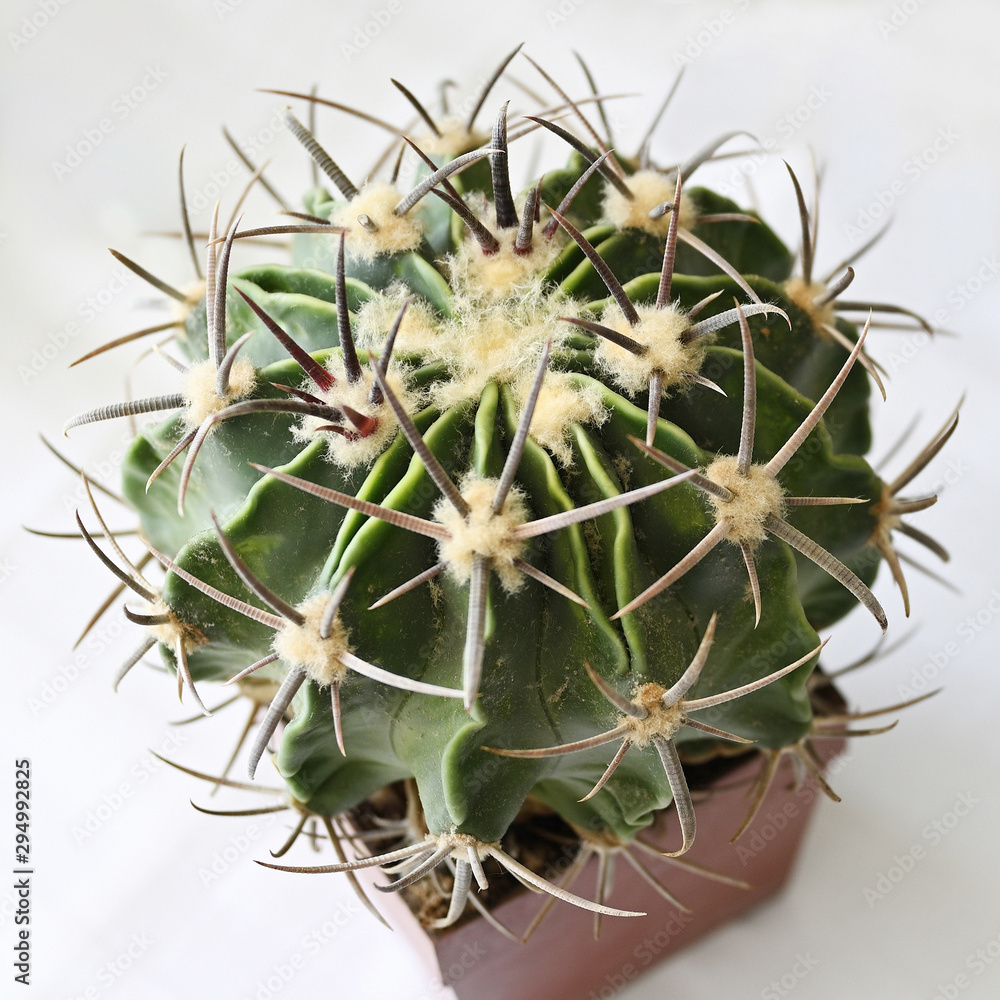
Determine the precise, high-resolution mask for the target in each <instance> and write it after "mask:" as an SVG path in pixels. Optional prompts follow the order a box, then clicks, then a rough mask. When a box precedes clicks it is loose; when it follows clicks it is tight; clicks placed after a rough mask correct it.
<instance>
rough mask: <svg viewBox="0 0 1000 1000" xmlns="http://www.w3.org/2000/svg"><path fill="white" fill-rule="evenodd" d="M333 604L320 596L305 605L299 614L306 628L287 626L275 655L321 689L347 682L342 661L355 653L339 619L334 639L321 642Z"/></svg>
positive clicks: (278, 635)
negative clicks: (321, 629) (325, 618)
mask: <svg viewBox="0 0 1000 1000" xmlns="http://www.w3.org/2000/svg"><path fill="white" fill-rule="evenodd" d="M329 600H330V595H329V594H317V595H316V596H315V597H310V598H307V599H306V600H305V601H303V602H302V604H300V605H299V606H298V609H297V610H298V612H299V614H301V615H302V616H303V617H304V618H305V624H303V625H296V624H294V623H293V622H286V623H285V624H284V625H283V626H282V628H281V629H279V630H278V631H277V632H276V633H275V635H274V643H273V647H274V651H275V652H276V653H277V654H278V656H280V657H281V659H282V660H284V661H285V663H287V664H288V665H289V666H290V667H301V668H302V669H303V670H304V671H305V672H306V675H307V676H308V677H309V679H310V680H312V681H315V682H316V683H317V684H319V685H320V686H321V687H327V686H329V685H330V684H332V683H333V682H334V681H342V680H343V679H344V676H345V675H346V673H347V667H346V666H344V664H343V663H342V662H341V657H342V656H343V655H344V653H352V652H353V650H352V649H351V647H350V646H349V645H348V641H347V631H346V630H345V628H344V626H343V625H342V624H341V623H340V617H339V616H336V617H334V619H333V624H332V626H331V629H330V638H329V639H323V638H320V634H319V627H320V624H321V623H322V620H323V612H324V611H325V610H326V606H327V604H328V603H329Z"/></svg>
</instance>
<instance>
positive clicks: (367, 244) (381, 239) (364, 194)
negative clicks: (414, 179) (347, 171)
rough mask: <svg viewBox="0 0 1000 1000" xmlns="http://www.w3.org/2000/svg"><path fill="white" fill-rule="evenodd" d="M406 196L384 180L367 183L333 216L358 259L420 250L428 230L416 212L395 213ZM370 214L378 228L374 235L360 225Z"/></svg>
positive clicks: (366, 259)
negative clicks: (343, 230) (425, 229)
mask: <svg viewBox="0 0 1000 1000" xmlns="http://www.w3.org/2000/svg"><path fill="white" fill-rule="evenodd" d="M402 198H403V195H402V194H400V193H399V191H397V190H396V188H395V187H393V186H392V185H391V184H386V183H385V182H384V181H379V182H377V183H372V184H366V185H365V186H364V187H363V188H362V189H361V190H360V191H359V192H358V193H357V194H356V195H355V196H354V197H353V198H352V199H351V200H350V201H349V202H347V203H346V204H344V205H341V206H339V207H338V208H337V209H336V210H335V211H334V213H333V215H331V216H330V221H331V222H332V223H333V224H334V225H335V226H343V227H344V228H345V229H346V231H347V250H348V252H349V253H351V254H352V255H353V256H355V257H360V258H361V259H362V260H364V261H367V262H368V263H371V262H372V261H373V260H374V259H375V258H376V257H381V256H385V255H386V254H395V253H405V252H406V251H407V250H416V249H417V247H419V246H420V241H421V240H422V239H423V235H424V227H423V223H422V222H421V219H420V214H419V213H418V212H416V211H415V210H411V211H409V212H407V213H406V214H405V215H396V213H395V212H394V211H393V209H395V207H396V205H398V204H399V202H400V200H401V199H402ZM359 215H367V216H368V217H369V218H370V219H371V220H372V222H374V223H375V225H376V226H377V227H378V229H377V231H376V232H374V233H370V232H369V231H368V230H367V229H365V228H364V226H362V225H361V224H360V223H359V222H358V216H359Z"/></svg>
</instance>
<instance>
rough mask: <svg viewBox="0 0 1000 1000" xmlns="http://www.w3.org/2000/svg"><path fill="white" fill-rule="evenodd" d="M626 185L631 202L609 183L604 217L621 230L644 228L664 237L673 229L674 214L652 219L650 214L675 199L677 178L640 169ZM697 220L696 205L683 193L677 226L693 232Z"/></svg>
mask: <svg viewBox="0 0 1000 1000" xmlns="http://www.w3.org/2000/svg"><path fill="white" fill-rule="evenodd" d="M625 183H626V184H627V185H628V187H629V190H630V191H631V192H632V194H633V198H632V199H631V200H629V199H628V198H626V197H625V195H623V194H622V193H621V191H619V190H618V188H616V187H615V186H614V185H613V184H610V183H606V185H605V190H604V217H605V218H606V219H607V220H608V222H611V223H613V224H614V225H616V226H617V227H618V228H619V229H641V230H643V231H644V232H647V233H650V234H651V235H653V236H659V237H661V238H662V237H665V236H666V235H667V231H668V230H669V229H670V216H671V215H672V214H673V213H672V212H667V213H666V214H665V215H661V216H660V218H658V219H651V218H650V217H649V213H650V212H651V211H652V210H653V209H654V208H656V207H657V205H662V204H663V203H664V202H665V201H673V200H674V185H675V184H676V178H674V177H671V176H669V175H667V174H661V173H657V171H655V170H638V171H636V172H635V173H634V174H632V175H631V176H630V177H626V178H625ZM697 218H698V210H697V208H695V205H694V202H693V201H691V199H690V198H689V197H688V196H687V195H686V194H684V193H683V192H682V193H681V211H680V218H679V219H678V225H680V226H682V227H683V228H684V229H690V228H691V227H692V226H693V225H694V224H695V221H696V219H697Z"/></svg>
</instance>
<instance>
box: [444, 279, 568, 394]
mask: <svg viewBox="0 0 1000 1000" xmlns="http://www.w3.org/2000/svg"><path fill="white" fill-rule="evenodd" d="M578 311H579V307H577V306H576V305H575V304H574V303H573V302H571V301H570V300H568V299H566V298H564V297H562V296H561V295H558V294H553V295H544V294H542V293H541V292H540V291H538V292H537V294H536V290H534V289H533V290H532V293H531V294H528V295H525V296H523V297H519V298H514V299H507V300H503V301H499V302H475V301H471V300H462V301H461V302H457V303H456V310H455V313H456V318H455V319H453V320H447V321H445V322H444V323H443V324H442V326H441V333H440V339H439V340H438V342H437V343H436V345H435V351H434V353H435V354H436V355H437V357H438V358H440V359H441V360H443V361H446V362H447V363H448V365H449V367H450V368H451V374H452V377H451V379H449V380H447V381H442V382H438V383H437V384H436V385H434V387H433V388H432V390H431V392H432V398H433V402H434V403H435V404H436V405H438V406H440V407H442V408H446V407H449V406H454V405H455V404H456V403H459V402H461V401H462V400H465V399H476V398H478V397H479V396H480V395H482V392H483V389H484V388H485V387H486V385H487V383H489V382H499V383H501V384H504V385H516V384H517V383H518V382H519V381H520V380H521V379H523V378H525V377H530V376H531V375H532V374H533V373H534V371H535V369H536V368H537V366H538V359H539V357H540V354H541V350H542V347H543V345H544V344H545V342H546V340H548V339H549V338H550V337H551V338H552V346H553V348H556V347H558V345H559V343H560V342H561V341H562V340H563V339H564V338H565V337H567V336H568V335H569V333H570V331H571V328H570V326H569V324H568V323H560V322H559V321H558V318H559V316H573V315H575V314H576V313H577V312H578Z"/></svg>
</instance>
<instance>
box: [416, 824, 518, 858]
mask: <svg viewBox="0 0 1000 1000" xmlns="http://www.w3.org/2000/svg"><path fill="white" fill-rule="evenodd" d="M424 842H425V843H426V844H429V845H433V846H435V847H437V848H442V847H450V848H451V849H452V852H451V855H450V857H451V859H452V860H453V861H465V862H468V860H469V849H470V848H471V849H472V850H474V851H475V852H476V856H477V857H479V858H480V859H481V860H485V859H486V857H487V856H488V855H487V854H486V853H485V849H486V848H488V847H499V846H500V844H499V843H493V844H484V843H483V842H482V841H481V840H477V839H476V838H475V837H472V836H470V835H469V834H467V833H457V832H454V831H452V832H451V833H428V834H427V836H426V837H424Z"/></svg>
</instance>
